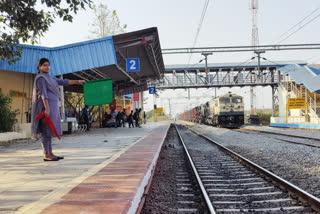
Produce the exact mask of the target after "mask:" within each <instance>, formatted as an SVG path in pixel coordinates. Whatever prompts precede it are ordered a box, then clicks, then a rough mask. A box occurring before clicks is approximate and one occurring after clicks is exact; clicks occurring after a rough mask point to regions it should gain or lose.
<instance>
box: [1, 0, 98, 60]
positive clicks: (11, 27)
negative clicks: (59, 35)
mask: <svg viewBox="0 0 320 214" xmlns="http://www.w3.org/2000/svg"><path fill="white" fill-rule="evenodd" d="M62 5H64V6H62ZM86 5H88V6H89V7H92V0H64V1H62V0H0V60H8V61H9V63H12V62H16V61H17V60H19V59H20V57H21V53H22V48H21V46H17V45H18V44H19V43H20V42H21V41H22V42H31V44H36V43H37V41H38V40H39V38H40V37H41V36H43V35H44V33H45V32H47V31H48V29H49V27H50V26H51V25H52V24H53V23H54V20H55V18H57V17H58V18H60V19H62V20H63V21H69V22H72V19H73V16H72V15H73V14H76V13H77V12H78V11H79V9H85V7H86ZM39 8H43V9H39Z"/></svg>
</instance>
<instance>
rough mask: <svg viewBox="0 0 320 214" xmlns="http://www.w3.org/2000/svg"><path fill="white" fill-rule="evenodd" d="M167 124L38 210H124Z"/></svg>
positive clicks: (72, 213) (52, 213)
mask: <svg viewBox="0 0 320 214" xmlns="http://www.w3.org/2000/svg"><path fill="white" fill-rule="evenodd" d="M167 127H168V126H162V127H161V128H157V129H155V130H154V131H153V132H152V133H151V134H150V135H148V136H147V137H145V138H144V139H142V140H141V141H140V142H138V143H137V144H135V145H134V146H133V147H131V148H130V149H129V150H128V151H126V152H125V153H124V154H122V155H121V156H120V157H119V158H117V159H116V160H115V161H114V162H112V163H110V164H108V165H107V166H106V167H104V168H103V169H101V170H100V171H99V172H97V173H96V174H95V175H93V176H91V177H89V178H87V179H85V180H84V181H83V182H82V183H81V184H79V185H78V186H76V187H75V188H73V189H72V190H71V191H70V192H69V193H67V194H66V195H65V196H63V197H62V198H61V200H60V201H59V202H57V203H55V204H53V205H51V206H49V207H47V208H46V209H45V210H43V211H42V212H41V213H42V214H56V213H63V214H64V213H67V214H80V213H92V214H100V213H104V214H108V213H112V214H117V213H119V214H120V213H121V214H124V213H127V211H128V210H129V208H130V207H131V203H132V201H133V198H134V196H135V195H136V193H137V190H138V189H139V187H140V185H141V181H142V179H143V178H144V176H145V174H146V173H147V172H148V169H149V168H150V166H151V164H152V162H153V161H154V160H153V159H154V158H155V154H156V152H157V150H158V149H159V147H160V145H161V143H162V139H163V137H164V136H165V134H166V130H167ZM140 188H141V187H140ZM143 188H144V187H143Z"/></svg>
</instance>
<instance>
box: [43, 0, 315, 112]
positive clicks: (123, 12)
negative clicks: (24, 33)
mask: <svg viewBox="0 0 320 214" xmlns="http://www.w3.org/2000/svg"><path fill="white" fill-rule="evenodd" d="M95 2H96V3H98V2H102V3H104V4H107V5H108V6H109V8H110V9H112V10H113V9H115V10H116V11H117V13H118V16H119V18H120V21H121V23H122V24H127V25H128V28H127V31H128V32H129V31H135V30H140V29H143V28H148V27H154V26H156V27H158V30H159V35H160V42H161V46H162V48H175V47H191V46H192V44H193V40H194V37H195V34H196V30H197V27H198V23H199V20H200V15H201V12H202V8H203V5H204V2H205V0H174V1H173V0H152V1H151V0H136V1H132V0H121V1H119V0H109V1H95ZM319 7H320V2H319V0H303V1H301V0H259V14H258V26H259V40H260V44H262V45H263V44H272V43H273V42H274V41H276V40H279V39H280V38H279V36H280V35H281V34H283V33H285V32H286V31H287V30H288V29H290V28H291V27H292V26H294V25H295V24H297V23H298V22H299V21H301V20H302V19H303V18H305V17H306V16H307V15H308V14H310V13H311V12H312V11H315V10H316V9H317V8H319ZM319 14H320V9H319V10H317V11H316V12H315V13H314V14H313V16H312V17H310V18H309V20H310V19H312V18H313V17H315V16H317V15H319ZM92 19H93V13H92V11H91V10H86V11H81V12H79V13H78V15H77V16H75V18H74V22H73V23H67V22H61V21H57V22H56V24H54V25H53V27H52V28H51V29H50V31H49V32H48V33H47V34H45V37H44V38H42V39H41V45H42V46H49V47H52V46H59V45H64V44H70V43H74V42H79V41H85V40H88V39H89V38H90V29H91V28H90V23H91V22H92ZM306 21H308V20H306ZM301 25H302V24H301ZM301 25H300V26H301ZM319 26H320V17H319V18H317V19H315V20H314V21H312V22H311V23H310V24H308V25H307V26H305V27H304V28H302V29H301V30H299V31H298V32H297V33H295V34H293V35H292V36H291V37H290V38H288V39H286V40H285V41H283V42H282V44H293V43H320V39H319V38H320V30H319V29H320V28H319ZM297 27H299V26H297ZM283 38H284V37H283ZM250 44H251V12H250V10H249V0H210V3H209V6H208V9H207V13H206V16H205V19H204V22H203V25H202V28H201V31H200V34H199V38H198V42H197V45H196V46H198V47H201V46H233V45H234V46H238V45H250ZM251 55H252V53H224V54H220V53H219V54H214V55H213V56H211V57H209V63H215V62H244V61H246V60H248V59H249V58H250V57H251ZM188 57H189V56H188V55H165V56H164V62H165V64H178V63H179V64H180V63H183V64H186V63H187V62H188ZM264 57H266V58H267V59H270V60H272V61H277V60H307V61H308V62H309V63H320V50H316V51H291V52H289V51H284V52H269V53H266V54H265V55H264ZM201 58H202V57H201V55H200V54H194V55H193V56H192V58H191V62H190V63H191V64H194V63H197V62H198V61H199V60H200V59H201ZM228 90H231V91H232V90H234V91H238V92H239V90H235V89H226V90H219V92H218V94H222V93H225V92H226V91H228ZM203 91H206V90H203ZM247 91H249V89H243V90H242V92H241V93H243V95H244V96H245V97H246V103H247V105H246V107H247V108H248V106H249V100H248V95H247V94H248V93H247ZM177 92H178V91H175V94H179V95H180V96H183V94H184V96H186V93H185V92H178V93H177ZM168 93H171V94H172V93H173V92H172V91H171V92H167V94H168ZM193 93H194V94H199V91H197V92H196V91H195V90H194V91H193V92H192V94H193ZM205 93H206V92H205ZM261 94H263V95H264V96H262V97H261ZM257 95H259V96H257V105H258V107H259V108H262V107H269V108H270V107H271V90H270V89H267V88H265V89H257ZM164 96H165V95H164ZM165 97H167V96H165ZM206 99H207V98H206ZM149 100H152V99H149ZM204 100H205V98H204V99H203V100H200V102H204ZM198 101H199V100H198ZM158 102H161V101H160V100H159V101H158ZM162 102H165V101H162ZM180 103H181V102H180ZM195 103H196V101H195ZM159 105H160V104H159ZM163 105H166V104H165V103H163ZM179 108H180V107H179ZM184 108H185V106H183V107H181V109H184Z"/></svg>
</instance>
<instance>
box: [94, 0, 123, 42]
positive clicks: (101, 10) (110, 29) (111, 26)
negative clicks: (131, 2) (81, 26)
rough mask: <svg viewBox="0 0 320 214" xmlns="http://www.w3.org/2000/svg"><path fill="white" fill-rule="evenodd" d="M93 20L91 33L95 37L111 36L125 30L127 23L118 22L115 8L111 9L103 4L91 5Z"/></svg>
mask: <svg viewBox="0 0 320 214" xmlns="http://www.w3.org/2000/svg"><path fill="white" fill-rule="evenodd" d="M92 8H93V12H94V20H93V22H92V24H91V26H92V28H93V30H92V31H91V33H92V34H93V35H94V36H95V37H96V38H102V37H106V36H112V35H115V34H119V33H123V32H125V29H126V28H127V25H126V24H125V25H122V26H121V24H120V20H119V17H118V14H117V12H116V11H115V10H113V11H111V10H109V9H108V6H107V5H105V4H99V5H93V7H92Z"/></svg>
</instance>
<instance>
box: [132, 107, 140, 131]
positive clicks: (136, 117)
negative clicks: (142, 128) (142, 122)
mask: <svg viewBox="0 0 320 214" xmlns="http://www.w3.org/2000/svg"><path fill="white" fill-rule="evenodd" d="M133 120H134V124H135V127H138V125H139V121H138V109H137V108H136V110H135V112H134V114H133Z"/></svg>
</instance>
